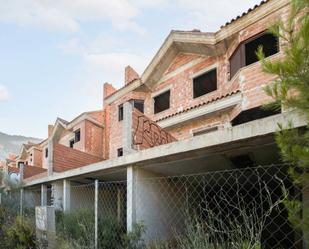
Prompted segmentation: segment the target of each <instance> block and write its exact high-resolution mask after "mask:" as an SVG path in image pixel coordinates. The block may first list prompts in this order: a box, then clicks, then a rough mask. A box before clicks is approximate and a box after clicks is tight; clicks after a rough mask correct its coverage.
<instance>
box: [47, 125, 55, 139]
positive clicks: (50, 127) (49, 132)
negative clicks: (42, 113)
mask: <svg viewBox="0 0 309 249" xmlns="http://www.w3.org/2000/svg"><path fill="white" fill-rule="evenodd" d="M53 130H54V126H53V125H48V137H49V138H50V137H51V135H52V133H53Z"/></svg>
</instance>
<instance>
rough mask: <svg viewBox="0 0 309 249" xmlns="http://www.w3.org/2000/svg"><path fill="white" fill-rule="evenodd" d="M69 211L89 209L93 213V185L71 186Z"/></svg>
mask: <svg viewBox="0 0 309 249" xmlns="http://www.w3.org/2000/svg"><path fill="white" fill-rule="evenodd" d="M70 201H71V203H70V210H75V209H81V208H82V209H91V210H93V212H94V185H89V186H74V185H73V183H72V185H71V197H70Z"/></svg>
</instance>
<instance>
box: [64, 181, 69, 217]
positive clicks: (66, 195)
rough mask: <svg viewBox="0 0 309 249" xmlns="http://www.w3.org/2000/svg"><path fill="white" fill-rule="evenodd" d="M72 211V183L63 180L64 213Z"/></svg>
mask: <svg viewBox="0 0 309 249" xmlns="http://www.w3.org/2000/svg"><path fill="white" fill-rule="evenodd" d="M70 209H71V182H70V181H69V180H66V179H64V180H63V211H64V212H68V211H70Z"/></svg>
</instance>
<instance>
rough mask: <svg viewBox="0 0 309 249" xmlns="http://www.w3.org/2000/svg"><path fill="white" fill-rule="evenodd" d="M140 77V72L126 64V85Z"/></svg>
mask: <svg viewBox="0 0 309 249" xmlns="http://www.w3.org/2000/svg"><path fill="white" fill-rule="evenodd" d="M138 78H139V75H138V73H137V72H136V71H135V70H134V69H133V68H132V67H131V66H126V68H125V72H124V83H125V85H127V84H129V83H131V82H132V81H133V80H136V79H138Z"/></svg>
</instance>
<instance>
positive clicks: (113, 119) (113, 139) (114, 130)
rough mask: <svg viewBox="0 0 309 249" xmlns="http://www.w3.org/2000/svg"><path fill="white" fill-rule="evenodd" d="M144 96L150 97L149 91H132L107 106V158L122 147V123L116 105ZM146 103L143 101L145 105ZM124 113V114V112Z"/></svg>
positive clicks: (144, 97) (113, 156)
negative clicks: (108, 136) (108, 130)
mask: <svg viewBox="0 0 309 249" xmlns="http://www.w3.org/2000/svg"><path fill="white" fill-rule="evenodd" d="M146 98H148V99H150V93H149V92H147V93H146V92H138V91H133V92H130V93H129V94H127V95H125V96H123V97H122V98H119V99H117V100H116V101H115V102H113V103H112V104H111V105H110V106H109V107H108V108H109V113H110V119H109V120H110V124H109V126H110V133H109V134H110V140H109V141H108V143H109V158H115V157H117V149H119V148H121V147H122V129H123V127H122V125H123V121H118V106H119V105H121V104H123V103H125V102H127V101H129V100H131V99H141V100H145V99H146ZM146 106H147V104H146V103H145V107H146ZM124 115H126V114H125V113H124Z"/></svg>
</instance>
